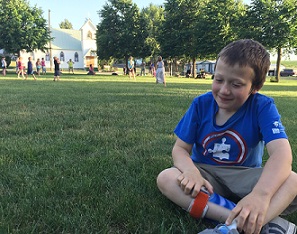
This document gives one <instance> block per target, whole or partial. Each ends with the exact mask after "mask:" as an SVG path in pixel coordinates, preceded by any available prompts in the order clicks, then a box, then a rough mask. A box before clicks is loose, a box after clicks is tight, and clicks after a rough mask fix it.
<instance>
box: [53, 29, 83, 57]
mask: <svg viewBox="0 0 297 234" xmlns="http://www.w3.org/2000/svg"><path fill="white" fill-rule="evenodd" d="M51 36H52V37H53V38H54V39H53V41H52V49H56V50H75V51H80V50H82V48H81V31H80V30H73V29H60V28H51Z"/></svg>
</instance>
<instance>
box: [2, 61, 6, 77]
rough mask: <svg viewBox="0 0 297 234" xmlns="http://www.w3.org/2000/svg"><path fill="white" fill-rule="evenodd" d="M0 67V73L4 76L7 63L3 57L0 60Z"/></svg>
mask: <svg viewBox="0 0 297 234" xmlns="http://www.w3.org/2000/svg"><path fill="white" fill-rule="evenodd" d="M1 67H2V75H3V76H6V68H7V63H6V61H5V57H2V60H1Z"/></svg>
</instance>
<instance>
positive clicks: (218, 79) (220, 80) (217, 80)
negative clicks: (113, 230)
mask: <svg viewBox="0 0 297 234" xmlns="http://www.w3.org/2000/svg"><path fill="white" fill-rule="evenodd" d="M215 81H216V82H222V81H223V80H222V79H220V78H215Z"/></svg>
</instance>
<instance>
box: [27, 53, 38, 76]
mask: <svg viewBox="0 0 297 234" xmlns="http://www.w3.org/2000/svg"><path fill="white" fill-rule="evenodd" d="M29 75H32V76H33V78H34V80H36V77H35V75H34V71H33V63H32V59H31V57H29V58H28V64H27V75H26V78H25V79H27V78H28V76H29Z"/></svg>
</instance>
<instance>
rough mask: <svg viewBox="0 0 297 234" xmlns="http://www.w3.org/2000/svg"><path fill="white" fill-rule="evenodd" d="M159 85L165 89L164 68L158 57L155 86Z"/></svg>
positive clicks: (160, 58)
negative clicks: (162, 85)
mask: <svg viewBox="0 0 297 234" xmlns="http://www.w3.org/2000/svg"><path fill="white" fill-rule="evenodd" d="M158 83H161V84H164V87H166V79H165V67H164V62H163V60H162V57H161V56H158V62H157V70H156V84H158Z"/></svg>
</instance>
